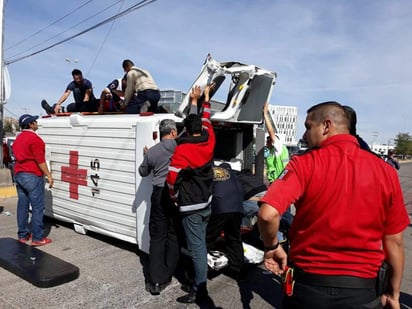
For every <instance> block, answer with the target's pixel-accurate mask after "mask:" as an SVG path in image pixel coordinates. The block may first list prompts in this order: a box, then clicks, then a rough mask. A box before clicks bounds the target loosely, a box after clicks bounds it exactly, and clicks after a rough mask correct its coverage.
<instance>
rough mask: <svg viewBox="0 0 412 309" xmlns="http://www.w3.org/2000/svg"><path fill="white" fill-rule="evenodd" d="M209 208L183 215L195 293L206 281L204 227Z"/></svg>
mask: <svg viewBox="0 0 412 309" xmlns="http://www.w3.org/2000/svg"><path fill="white" fill-rule="evenodd" d="M210 214H211V207H210V206H208V207H206V208H205V209H202V210H199V211H196V212H195V213H193V214H188V215H183V217H182V225H183V229H184V230H185V234H186V242H187V248H188V250H189V252H190V256H191V258H192V261H193V268H194V272H195V282H194V289H195V291H196V290H197V288H198V287H199V286H202V285H206V281H207V248H206V227H207V223H208V222H209V218H210Z"/></svg>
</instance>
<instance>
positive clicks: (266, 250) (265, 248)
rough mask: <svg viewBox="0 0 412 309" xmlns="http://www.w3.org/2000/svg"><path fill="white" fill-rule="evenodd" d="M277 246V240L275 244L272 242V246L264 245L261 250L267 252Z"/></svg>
mask: <svg viewBox="0 0 412 309" xmlns="http://www.w3.org/2000/svg"><path fill="white" fill-rule="evenodd" d="M278 247H279V242H277V243H276V244H274V245H272V246H269V247H266V246H265V247H263V250H264V251H265V252H268V251H272V250H276V249H277V248H278Z"/></svg>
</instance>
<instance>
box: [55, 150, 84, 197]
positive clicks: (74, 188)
mask: <svg viewBox="0 0 412 309" xmlns="http://www.w3.org/2000/svg"><path fill="white" fill-rule="evenodd" d="M69 154H70V160H69V166H62V167H61V173H62V177H61V180H62V181H64V182H68V183H69V184H70V185H69V192H70V198H72V199H75V200H78V199H79V185H80V186H87V170H86V169H79V152H78V151H74V150H70V152H69Z"/></svg>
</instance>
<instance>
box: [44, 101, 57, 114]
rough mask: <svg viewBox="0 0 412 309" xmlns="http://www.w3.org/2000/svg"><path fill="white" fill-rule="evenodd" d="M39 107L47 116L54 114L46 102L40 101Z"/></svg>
mask: <svg viewBox="0 0 412 309" xmlns="http://www.w3.org/2000/svg"><path fill="white" fill-rule="evenodd" d="M41 107H43V109H44V110H45V111H46V113H47V114H48V115H52V114H54V109H53V107H51V106H50V105H49V103H47V101H46V100H41Z"/></svg>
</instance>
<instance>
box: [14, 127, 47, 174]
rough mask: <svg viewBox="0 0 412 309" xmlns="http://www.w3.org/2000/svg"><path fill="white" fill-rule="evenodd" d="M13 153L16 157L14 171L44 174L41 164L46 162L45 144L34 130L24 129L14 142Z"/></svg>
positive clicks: (16, 172)
mask: <svg viewBox="0 0 412 309" xmlns="http://www.w3.org/2000/svg"><path fill="white" fill-rule="evenodd" d="M12 148H13V154H14V157H15V158H16V163H15V165H14V173H15V174H18V173H20V172H22V173H31V174H35V175H36V176H43V172H42V171H41V170H40V168H39V164H41V163H44V162H46V158H45V144H44V142H43V140H42V139H41V138H40V136H38V135H37V133H36V132H34V131H32V130H23V132H21V133H20V134H19V135H18V136H17V137H16V140H15V141H14V142H13V145H12Z"/></svg>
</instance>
